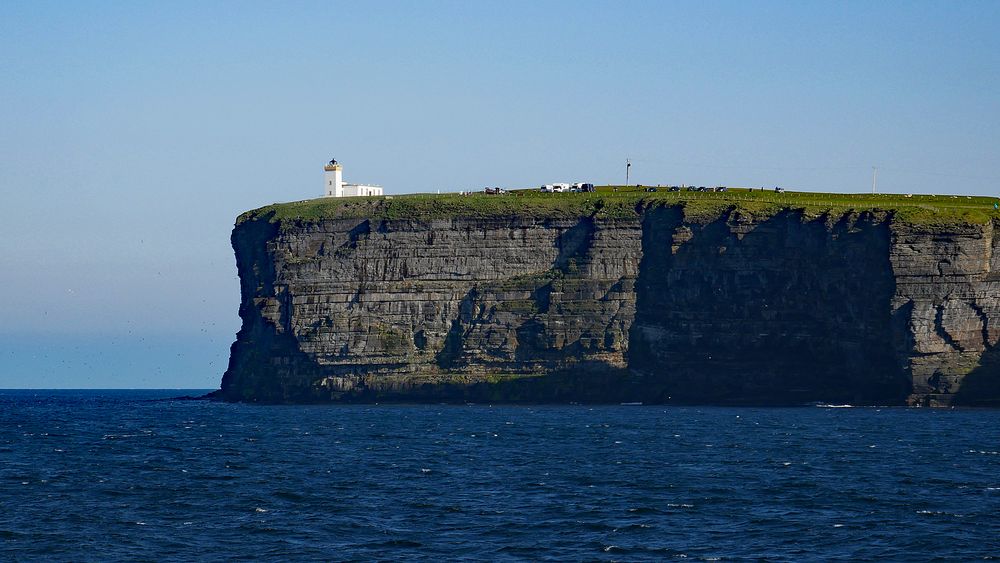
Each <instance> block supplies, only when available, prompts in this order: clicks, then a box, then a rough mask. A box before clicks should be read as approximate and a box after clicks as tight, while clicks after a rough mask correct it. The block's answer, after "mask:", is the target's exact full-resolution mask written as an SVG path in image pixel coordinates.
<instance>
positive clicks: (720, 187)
mask: <svg viewBox="0 0 1000 563" xmlns="http://www.w3.org/2000/svg"><path fill="white" fill-rule="evenodd" d="M715 191H717V192H728V191H729V188H727V187H726V186H716V187H715Z"/></svg>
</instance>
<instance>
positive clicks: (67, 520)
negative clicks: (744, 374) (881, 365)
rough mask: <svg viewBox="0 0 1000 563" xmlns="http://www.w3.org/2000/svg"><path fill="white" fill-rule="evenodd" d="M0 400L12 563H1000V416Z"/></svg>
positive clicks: (37, 396)
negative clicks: (986, 562)
mask: <svg viewBox="0 0 1000 563" xmlns="http://www.w3.org/2000/svg"><path fill="white" fill-rule="evenodd" d="M202 393H203V391H198V390H190V391H177V390H156V391H149V390H143V391H123V390H115V391H26V390H17V391H0V561H102V562H103V561H194V560H198V561H216V560H217V561H250V560H253V561H289V560H308V561H343V560H359V561H368V560H405V561H421V560H422V561H461V560H475V561H480V560H488V561H508V560H509V561H515V560H529V561H614V560H621V561H674V560H678V561H680V560H690V561H699V560H710V561H715V560H726V561H728V560H746V559H752V560H769V561H810V560H822V561H828V560H852V561H853V560H875V559H879V560H892V561H913V560H916V561H924V560H932V559H941V560H956V561H971V560H980V559H995V558H998V557H1000V410H972V409H916V408H851V407H849V406H846V405H812V406H804V407H798V408H722V407H681V406H641V405H613V406H587V405H564V406H542V405H538V406H502V405H488V404H474V405H322V406H320V405H311V406H260V405H245V404H227V403H217V402H209V401H200V400H178V399H175V397H178V396H185V395H190V396H196V395H200V394H202Z"/></svg>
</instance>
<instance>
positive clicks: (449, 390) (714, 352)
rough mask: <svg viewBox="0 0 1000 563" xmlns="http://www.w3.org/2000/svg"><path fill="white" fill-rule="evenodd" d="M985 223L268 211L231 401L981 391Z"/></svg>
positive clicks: (250, 261) (243, 265)
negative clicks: (330, 215) (334, 215)
mask: <svg viewBox="0 0 1000 563" xmlns="http://www.w3.org/2000/svg"><path fill="white" fill-rule="evenodd" d="M993 235H994V233H993V225H992V224H990V223H987V224H985V225H976V224H967V225H960V226H958V227H948V228H941V227H917V226H913V225H910V224H908V223H903V222H896V221H894V220H893V216H892V214H891V213H889V212H880V213H871V212H864V213H855V212H849V213H844V214H841V215H836V216H831V215H829V214H827V215H822V216H818V217H806V216H804V215H803V214H802V213H801V212H796V211H791V210H786V211H782V212H779V213H777V214H774V213H771V214H766V215H760V216H754V215H753V214H752V213H750V212H747V211H741V210H739V209H737V208H732V209H728V210H724V211H721V212H720V213H719V214H718V215H717V216H715V217H709V218H705V217H698V218H694V217H687V216H685V213H684V209H683V207H680V206H675V207H670V206H660V207H650V208H645V209H637V210H636V212H635V213H634V214H633V215H632V216H626V217H624V218H621V217H620V218H612V217H601V216H600V215H599V214H592V215H589V216H581V217H577V218H517V217H510V216H495V217H489V216H487V217H463V216H454V217H449V218H444V219H440V218H439V219H434V220H423V221H421V220H415V219H374V218H369V219H363V218H362V219H318V220H311V221H305V220H302V221H299V220H288V219H282V220H280V221H279V220H273V218H272V217H269V216H268V215H267V214H258V215H254V216H251V217H248V218H246V219H245V220H242V221H241V222H239V223H238V225H237V227H236V228H235V230H234V232H233V246H234V248H235V250H236V256H237V266H238V269H239V274H240V280H241V286H242V304H241V306H240V316H241V317H242V319H243V327H242V329H241V330H240V332H239V334H238V336H237V340H236V342H235V343H234V344H233V347H232V355H231V359H230V366H229V369H228V371H227V372H226V374H225V376H224V378H223V384H222V389H221V391H220V392H219V396H221V397H223V398H225V399H228V400H246V401H266V402H286V401H291V402H301V401H377V400H420V401H423V400H445V401H462V400H465V401H525V402H545V401H581V402H620V401H643V402H671V401H677V402H700V403H743V404H796V403H802V402H809V401H831V402H851V403H858V404H902V403H905V402H910V403H916V404H932V405H944V404H952V403H970V404H990V403H993V402H995V401H996V398H997V393H996V380H997V374H998V372H1000V365H997V363H996V362H994V360H993V355H994V354H995V346H996V343H997V340H998V338H1000V328H998V324H997V323H998V322H1000V292H998V289H1000V286H998V285H997V283H998V280H1000V278H998V277H997V276H996V274H994V273H993V272H996V271H998V269H1000V264H998V263H997V262H996V261H994V258H993V256H994V254H995V252H994V245H995V242H994V236H993Z"/></svg>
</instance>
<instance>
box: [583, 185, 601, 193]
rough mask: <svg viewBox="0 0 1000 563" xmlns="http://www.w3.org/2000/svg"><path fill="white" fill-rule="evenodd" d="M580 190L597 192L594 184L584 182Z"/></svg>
mask: <svg viewBox="0 0 1000 563" xmlns="http://www.w3.org/2000/svg"><path fill="white" fill-rule="evenodd" d="M580 191H583V192H587V193H592V192H595V191H597V190H595V189H594V184H583V185H581V186H580Z"/></svg>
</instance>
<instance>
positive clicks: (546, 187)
mask: <svg viewBox="0 0 1000 563" xmlns="http://www.w3.org/2000/svg"><path fill="white" fill-rule="evenodd" d="M538 191H540V192H542V193H550V192H554V191H555V189H553V187H552V184H544V185H542V187H541V188H539V189H538Z"/></svg>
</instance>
